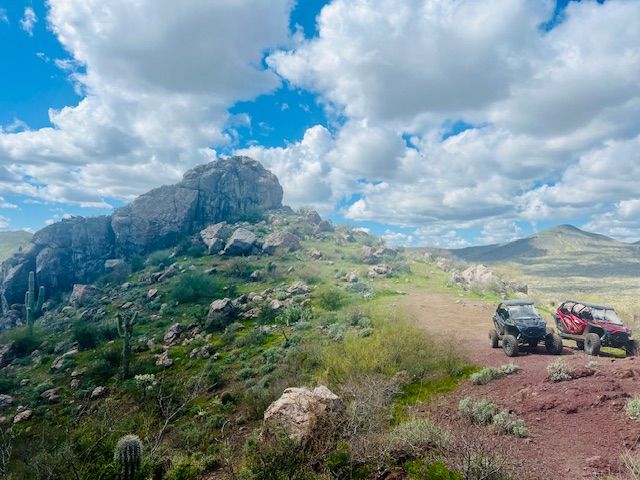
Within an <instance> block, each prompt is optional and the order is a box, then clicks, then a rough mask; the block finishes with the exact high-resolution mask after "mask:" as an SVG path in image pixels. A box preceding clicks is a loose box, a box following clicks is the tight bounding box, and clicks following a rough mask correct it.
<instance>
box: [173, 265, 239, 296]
mask: <svg viewBox="0 0 640 480" xmlns="http://www.w3.org/2000/svg"><path fill="white" fill-rule="evenodd" d="M227 295H229V292H225V291H224V285H222V284H221V283H220V282H218V281H216V280H215V279H213V278H211V277H210V276H208V275H205V274H204V273H199V272H194V273H187V274H184V275H180V276H179V277H178V279H177V280H176V282H175V284H174V285H173V287H172V289H171V297H172V298H173V299H174V300H175V301H176V302H179V303H193V302H199V301H203V300H205V301H210V300H211V299H212V298H222V297H223V296H227Z"/></svg>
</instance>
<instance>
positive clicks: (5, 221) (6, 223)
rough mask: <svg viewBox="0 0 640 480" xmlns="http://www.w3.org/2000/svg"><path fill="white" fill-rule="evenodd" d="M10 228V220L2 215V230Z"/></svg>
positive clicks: (0, 216)
mask: <svg viewBox="0 0 640 480" xmlns="http://www.w3.org/2000/svg"><path fill="white" fill-rule="evenodd" d="M8 227H9V219H8V218H7V217H4V216H2V215H0V228H8Z"/></svg>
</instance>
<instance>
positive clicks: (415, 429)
mask: <svg viewBox="0 0 640 480" xmlns="http://www.w3.org/2000/svg"><path fill="white" fill-rule="evenodd" d="M448 444H449V436H448V435H447V433H446V432H445V431H444V430H442V429H441V428H440V427H439V426H438V425H436V424H435V423H434V422H433V421H431V420H429V419H427V418H413V419H411V420H408V421H406V422H402V423H400V424H399V425H396V426H395V427H394V428H393V430H391V432H389V434H388V439H387V445H388V448H389V449H390V450H391V452H392V453H393V455H394V456H397V457H400V458H407V457H409V458H416V457H418V456H420V455H422V454H424V452H426V451H443V450H444V449H446V448H447V445H448Z"/></svg>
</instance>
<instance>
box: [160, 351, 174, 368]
mask: <svg viewBox="0 0 640 480" xmlns="http://www.w3.org/2000/svg"><path fill="white" fill-rule="evenodd" d="M171 365H173V360H171V359H170V358H169V350H164V351H163V352H162V353H161V354H160V355H158V356H157V357H156V366H157V367H164V368H169V367H170V366H171Z"/></svg>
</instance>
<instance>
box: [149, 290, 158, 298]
mask: <svg viewBox="0 0 640 480" xmlns="http://www.w3.org/2000/svg"><path fill="white" fill-rule="evenodd" d="M157 296H158V289H157V288H150V289H149V291H148V292H147V300H152V299H154V298H156V297H157Z"/></svg>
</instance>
